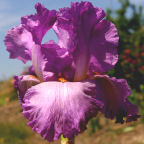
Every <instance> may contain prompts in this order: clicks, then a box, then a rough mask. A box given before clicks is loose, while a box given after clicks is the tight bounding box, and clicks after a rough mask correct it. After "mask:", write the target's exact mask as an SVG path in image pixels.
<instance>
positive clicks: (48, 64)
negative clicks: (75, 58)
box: [32, 41, 72, 81]
mask: <svg viewBox="0 0 144 144" xmlns="http://www.w3.org/2000/svg"><path fill="white" fill-rule="evenodd" d="M32 53H33V54H32V63H33V67H34V69H35V72H36V74H37V76H38V77H39V78H40V80H41V81H48V80H56V76H58V75H59V74H61V73H62V72H65V70H67V68H69V67H70V66H71V62H72V59H71V56H70V55H69V53H68V52H67V50H66V49H62V48H60V47H59V46H58V45H57V44H55V43H54V41H49V42H48V43H46V44H43V45H41V46H39V45H35V46H34V47H33V52H32Z"/></svg>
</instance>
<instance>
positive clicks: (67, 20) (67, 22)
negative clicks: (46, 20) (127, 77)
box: [54, 2, 119, 75]
mask: <svg viewBox="0 0 144 144" xmlns="http://www.w3.org/2000/svg"><path fill="white" fill-rule="evenodd" d="M104 17H105V12H104V11H103V10H102V9H100V8H97V7H93V6H92V4H91V3H90V2H80V3H78V2H76V3H72V4H71V8H63V9H60V12H59V13H58V18H57V23H56V24H55V26H54V30H55V31H56V33H57V35H58V38H59V44H60V46H62V47H64V48H66V49H67V50H68V51H69V52H70V53H72V55H73V58H74V62H75V63H76V68H77V67H78V68H79V67H80V66H81V68H79V69H78V70H77V71H78V72H77V73H81V71H86V69H88V70H89V72H90V73H93V72H95V71H96V72H99V73H103V72H106V71H108V70H110V69H112V68H113V66H114V65H115V64H116V62H117V60H118V54H117V49H116V48H117V45H118V39H119V37H118V33H117V30H116V27H115V25H114V24H112V23H111V22H109V21H107V20H103V18H104ZM61 35H66V36H67V39H64V38H63V37H61ZM69 37H71V40H70V39H69ZM82 57H85V58H83V59H82ZM79 59H80V60H79ZM84 60H86V61H84ZM78 61H81V62H78ZM87 61H88V62H87ZM82 64H83V65H84V66H85V67H84V66H82ZM87 65H88V66H87ZM87 67H88V68H87ZM80 70H81V71H80ZM83 75H84V74H83Z"/></svg>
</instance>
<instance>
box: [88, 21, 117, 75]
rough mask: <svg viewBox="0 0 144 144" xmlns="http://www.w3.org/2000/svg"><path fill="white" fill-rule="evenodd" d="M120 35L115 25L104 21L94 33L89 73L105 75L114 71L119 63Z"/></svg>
mask: <svg viewBox="0 0 144 144" xmlns="http://www.w3.org/2000/svg"><path fill="white" fill-rule="evenodd" d="M118 40H119V37H118V33H117V29H116V27H115V25H114V24H113V23H111V22H110V21H108V20H102V21H101V22H99V23H98V24H97V25H95V28H94V30H93V33H92V41H91V43H90V47H91V49H90V53H91V57H90V62H89V72H98V73H103V72H107V71H108V70H110V69H112V68H113V67H114V65H115V64H116V63H117V61H118V53H117V46H118Z"/></svg>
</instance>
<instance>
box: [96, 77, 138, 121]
mask: <svg viewBox="0 0 144 144" xmlns="http://www.w3.org/2000/svg"><path fill="white" fill-rule="evenodd" d="M95 83H96V88H97V93H96V95H97V99H98V100H100V101H102V102H103V103H104V107H103V108H102V113H104V114H105V116H106V117H107V118H110V119H114V118H115V117H116V122H119V123H123V122H124V120H123V117H126V118H127V120H126V121H127V122H129V121H133V120H136V119H137V118H138V117H139V115H137V113H138V108H137V106H135V105H134V104H131V103H130V102H129V101H128V100H127V97H128V96H129V95H130V93H131V91H130V89H129V87H128V84H127V82H126V80H124V79H116V78H109V77H108V76H107V75H104V76H99V75H98V76H96V79H95Z"/></svg>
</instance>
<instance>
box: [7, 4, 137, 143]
mask: <svg viewBox="0 0 144 144" xmlns="http://www.w3.org/2000/svg"><path fill="white" fill-rule="evenodd" d="M35 8H36V10H37V13H36V14H34V15H29V16H25V17H22V18H21V24H20V25H19V26H17V27H15V28H13V29H12V30H10V31H8V33H7V35H6V37H5V45H6V47H7V50H8V52H9V53H10V58H12V59H15V58H16V59H19V60H21V61H23V62H24V63H26V62H27V61H29V60H31V61H32V67H31V70H30V72H29V74H27V75H22V76H17V77H15V86H16V87H17V88H18V95H19V100H20V103H21V106H22V109H23V115H24V116H25V117H26V118H27V119H28V121H29V123H28V125H29V126H30V127H32V129H33V130H34V131H36V132H37V133H40V134H41V136H42V137H44V138H45V139H47V140H48V141H53V140H57V139H58V138H59V137H60V135H61V134H63V135H64V137H67V138H70V139H71V138H73V137H74V136H75V135H77V134H78V133H80V132H82V131H83V130H85V129H86V124H87V122H88V120H89V119H90V118H92V117H95V116H96V115H97V113H98V112H102V113H103V114H104V115H105V117H107V118H110V119H114V118H116V122H119V123H123V122H124V120H123V118H124V117H126V122H129V121H132V120H136V119H137V118H138V117H139V116H138V115H137V112H138V109H137V107H136V106H135V105H133V104H131V103H130V102H129V101H128V100H127V97H128V96H129V95H130V89H129V87H128V85H127V82H126V80H124V79H116V78H114V77H113V78H110V77H109V76H107V75H104V73H105V72H107V71H108V70H110V69H112V68H113V66H114V65H115V64H116V62H117V60H118V54H117V49H116V48H117V45H118V39H119V38H118V34H117V30H116V27H115V25H114V24H113V23H111V22H110V21H108V20H105V19H104V17H105V13H104V11H103V10H102V9H100V8H97V7H93V5H92V4H91V3H90V2H80V3H78V2H76V3H72V4H71V8H62V9H60V10H59V11H55V10H48V9H46V8H44V6H42V5H41V4H40V3H38V4H36V6H35ZM51 28H52V29H53V30H54V31H55V32H56V34H57V37H58V44H57V43H55V42H54V41H52V40H51V41H48V42H46V43H44V44H42V43H41V42H42V38H43V36H44V35H45V33H46V32H47V31H48V30H49V29H51Z"/></svg>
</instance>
